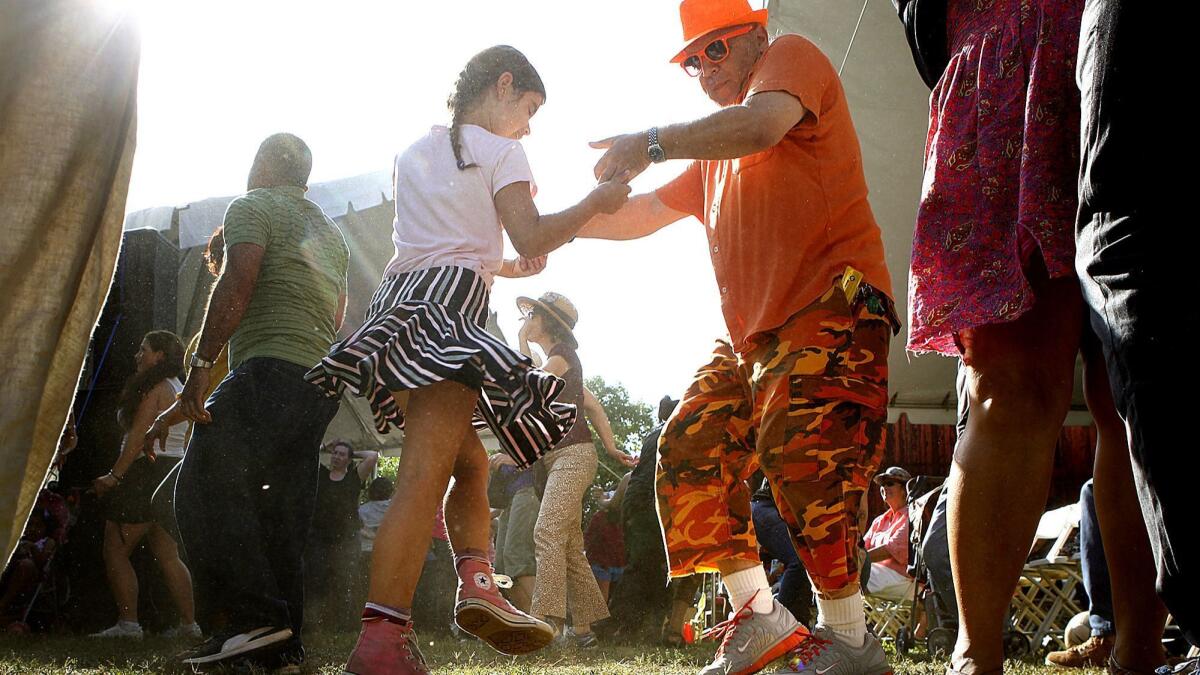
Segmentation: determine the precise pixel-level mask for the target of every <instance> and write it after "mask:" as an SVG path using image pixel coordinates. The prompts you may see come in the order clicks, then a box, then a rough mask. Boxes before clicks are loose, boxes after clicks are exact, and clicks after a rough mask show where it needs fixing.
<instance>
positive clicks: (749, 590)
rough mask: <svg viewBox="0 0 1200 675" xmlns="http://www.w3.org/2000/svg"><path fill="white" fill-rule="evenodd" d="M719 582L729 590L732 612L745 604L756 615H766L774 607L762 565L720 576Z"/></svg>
mask: <svg viewBox="0 0 1200 675" xmlns="http://www.w3.org/2000/svg"><path fill="white" fill-rule="evenodd" d="M721 580H722V581H724V582H725V588H726V589H728V590H729V600H730V601H731V602H732V603H733V609H734V611H739V610H741V609H742V607H745V606H746V604H747V603H749V605H750V609H752V610H754V612H755V613H758V614H767V613H769V612H770V611H771V608H772V607H774V606H775V598H773V597H772V596H771V584H770V583H769V582H768V581H767V572H766V571H765V570H764V569H763V568H762V565H755V566H754V567H751V568H750V569H746V570H741V571H739V572H734V573H733V574H722V575H721Z"/></svg>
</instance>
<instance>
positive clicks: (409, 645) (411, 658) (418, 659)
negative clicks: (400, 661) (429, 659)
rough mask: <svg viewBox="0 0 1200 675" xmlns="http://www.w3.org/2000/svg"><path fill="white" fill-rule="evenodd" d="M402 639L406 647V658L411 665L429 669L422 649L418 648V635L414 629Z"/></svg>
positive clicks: (405, 633) (409, 630) (407, 631)
mask: <svg viewBox="0 0 1200 675" xmlns="http://www.w3.org/2000/svg"><path fill="white" fill-rule="evenodd" d="M401 639H403V640H404V646H405V647H406V649H405V650H404V651H406V652H407V654H406V655H405V657H404V658H405V659H406V660H407V661H408V662H409V663H414V664H418V665H420V666H421V667H423V668H425V669H428V668H429V666H428V665H427V664H426V663H425V655H424V654H422V653H421V650H420V648H419V647H417V634H416V633H414V632H413V630H412V628H409V629H408V630H406V631H405V632H404V635H402V637H401Z"/></svg>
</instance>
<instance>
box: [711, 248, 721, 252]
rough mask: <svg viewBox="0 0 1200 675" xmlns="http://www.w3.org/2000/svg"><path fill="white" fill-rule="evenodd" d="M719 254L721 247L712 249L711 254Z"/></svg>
mask: <svg viewBox="0 0 1200 675" xmlns="http://www.w3.org/2000/svg"><path fill="white" fill-rule="evenodd" d="M720 252H721V247H720V246H714V247H713V253H720Z"/></svg>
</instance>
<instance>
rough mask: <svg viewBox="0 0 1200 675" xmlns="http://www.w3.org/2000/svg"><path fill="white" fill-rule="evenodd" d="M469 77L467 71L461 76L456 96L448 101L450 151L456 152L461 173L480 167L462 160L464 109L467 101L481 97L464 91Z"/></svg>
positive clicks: (455, 155)
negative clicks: (461, 125)
mask: <svg viewBox="0 0 1200 675" xmlns="http://www.w3.org/2000/svg"><path fill="white" fill-rule="evenodd" d="M468 77H469V76H468V73H467V71H466V70H463V72H462V73H461V74H459V76H458V82H457V83H455V86H454V94H453V95H452V96H450V100H449V101H447V105H448V106H449V108H450V149H451V150H453V151H454V160H455V162H457V163H458V170H459V171H466V170H467V169H470V168H471V167H474V166H478V165H477V164H475V163H474V162H471V163H470V164H467V163H466V162H465V161H463V158H462V127H460V126H459V125H460V124H461V122H462V115H463V109H464V108H466V107H467V106H466V103H465V100H473V99H475V98H478V97H479V92H474V95H473V96H470V95H466V92H464V91H463V90H464V89H465V88H466V87H465V86H464V85H467V84H469V79H468Z"/></svg>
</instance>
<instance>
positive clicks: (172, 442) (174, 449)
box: [154, 377, 188, 458]
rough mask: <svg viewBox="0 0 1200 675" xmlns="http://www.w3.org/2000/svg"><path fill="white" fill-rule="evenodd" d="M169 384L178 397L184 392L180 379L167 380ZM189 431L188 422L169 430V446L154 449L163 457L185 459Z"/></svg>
mask: <svg viewBox="0 0 1200 675" xmlns="http://www.w3.org/2000/svg"><path fill="white" fill-rule="evenodd" d="M167 384H169V385H171V389H173V390H175V395H176V396H178V395H179V394H180V393H182V392H183V383H182V382H180V381H179V378H177V377H172V378H170V379H169V380H167ZM187 430H188V422H180V423H179V424H176V425H175V426H173V427H171V428H170V429H169V430H167V444H166V447H165V448H163V449H162V450H159V449H158V447H157V446H156V447H155V448H154V450H155V452H156V453H157V454H158V455H161V456H163V457H180V458H182V457H183V451H184V449H185V448H186V447H187Z"/></svg>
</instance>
